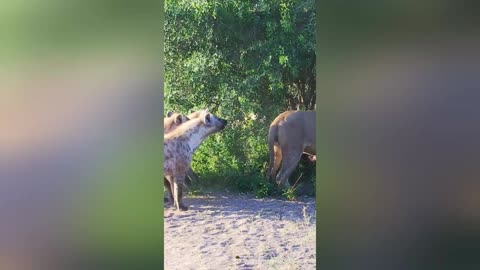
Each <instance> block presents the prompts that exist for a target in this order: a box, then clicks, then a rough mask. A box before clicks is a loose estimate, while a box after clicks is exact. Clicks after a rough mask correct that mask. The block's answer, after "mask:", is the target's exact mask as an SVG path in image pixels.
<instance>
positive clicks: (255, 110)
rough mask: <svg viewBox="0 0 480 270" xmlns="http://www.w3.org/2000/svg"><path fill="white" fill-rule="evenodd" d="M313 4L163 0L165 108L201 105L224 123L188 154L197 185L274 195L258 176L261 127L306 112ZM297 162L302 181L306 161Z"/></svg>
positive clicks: (308, 169)
mask: <svg viewBox="0 0 480 270" xmlns="http://www.w3.org/2000/svg"><path fill="white" fill-rule="evenodd" d="M314 3H315V2H314V1H312V0H299V1H287V2H285V3H283V2H282V1H264V2H258V3H257V2H248V1H241V0H225V1H213V0H206V1H200V2H198V1H193V2H192V1H186V0H167V1H166V6H165V22H166V24H165V107H164V108H165V112H166V111H176V112H183V113H187V112H188V111H189V110H191V109H204V108H209V109H210V111H211V112H212V113H214V114H216V115H218V116H220V117H222V118H225V119H227V120H228V126H227V128H226V129H225V130H224V131H223V132H221V133H219V134H216V135H214V136H211V137H210V138H208V139H207V140H206V141H205V142H204V143H203V144H202V145H201V146H200V148H199V149H198V150H197V151H196V153H195V156H194V159H193V162H192V167H193V169H194V171H195V172H197V173H198V175H199V176H200V178H201V182H200V183H199V185H201V186H203V187H205V188H228V189H232V190H237V191H240V192H253V193H254V194H256V195H257V196H258V197H265V196H272V195H278V194H279V195H281V194H282V193H281V191H279V190H278V188H277V187H276V185H275V184H274V183H270V182H268V180H267V178H266V177H267V176H266V170H267V168H268V162H269V153H268V143H267V137H268V128H269V126H270V123H271V122H272V121H273V120H274V119H275V117H276V116H277V115H278V114H280V113H281V112H284V111H286V110H289V109H301V110H311V109H314V105H315V12H314ZM300 167H301V170H302V171H301V173H303V174H304V175H303V176H302V177H301V182H305V181H307V182H308V181H310V179H312V171H313V166H311V164H305V165H302V164H301V165H300ZM298 177H299V174H298V172H294V174H293V175H292V179H293V178H295V180H296V179H298ZM199 188H200V187H199Z"/></svg>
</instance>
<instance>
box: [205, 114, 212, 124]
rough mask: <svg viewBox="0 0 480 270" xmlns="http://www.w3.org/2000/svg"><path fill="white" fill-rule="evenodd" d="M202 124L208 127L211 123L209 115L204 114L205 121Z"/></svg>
mask: <svg viewBox="0 0 480 270" xmlns="http://www.w3.org/2000/svg"><path fill="white" fill-rule="evenodd" d="M204 122H205V124H207V125H210V123H211V122H212V119H211V117H210V114H209V113H207V114H205V121H204Z"/></svg>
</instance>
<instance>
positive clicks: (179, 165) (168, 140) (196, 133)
mask: <svg viewBox="0 0 480 270" xmlns="http://www.w3.org/2000/svg"><path fill="white" fill-rule="evenodd" d="M226 125H227V120H225V119H222V118H219V117H217V116H215V115H213V114H212V113H210V112H208V110H203V111H201V113H199V116H198V117H197V118H195V119H191V120H189V121H187V122H185V123H183V124H182V125H180V126H178V127H177V128H176V129H175V130H174V131H172V132H170V133H167V134H164V154H165V162H164V165H163V169H164V173H165V177H166V178H167V180H168V181H169V182H170V185H171V189H172V194H173V201H174V206H175V207H176V208H177V210H187V209H188V208H187V207H186V206H184V205H183V204H182V188H183V184H184V181H185V176H186V175H187V172H188V169H189V168H190V165H191V162H192V157H193V153H194V152H195V150H196V149H197V148H198V147H199V146H200V144H201V143H202V142H203V141H204V140H205V139H206V138H207V137H208V136H210V135H212V134H214V133H216V132H218V131H221V130H223V129H224V128H225V126H226Z"/></svg>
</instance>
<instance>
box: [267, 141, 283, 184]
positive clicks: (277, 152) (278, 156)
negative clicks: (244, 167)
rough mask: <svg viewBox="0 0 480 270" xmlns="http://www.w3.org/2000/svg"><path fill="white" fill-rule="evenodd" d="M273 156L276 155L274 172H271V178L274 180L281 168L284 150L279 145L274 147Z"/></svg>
mask: <svg viewBox="0 0 480 270" xmlns="http://www.w3.org/2000/svg"><path fill="white" fill-rule="evenodd" d="M273 154H274V160H273V166H272V170H271V171H270V176H271V177H272V178H273V179H275V176H276V175H277V171H278V168H280V164H281V163H282V149H281V148H280V146H278V145H277V144H275V145H274V146H273Z"/></svg>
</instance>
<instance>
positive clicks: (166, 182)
mask: <svg viewBox="0 0 480 270" xmlns="http://www.w3.org/2000/svg"><path fill="white" fill-rule="evenodd" d="M163 181H164V186H165V188H167V193H168V199H167V198H164V200H163V202H164V203H167V202H169V203H170V204H171V205H172V206H175V203H174V200H173V193H172V184H171V183H172V177H170V176H168V177H164V179H163Z"/></svg>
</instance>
